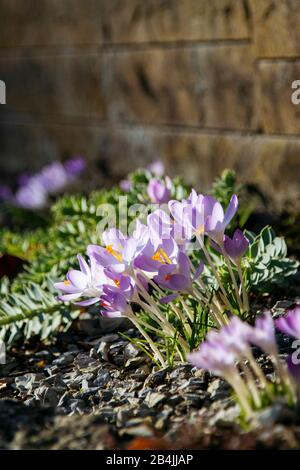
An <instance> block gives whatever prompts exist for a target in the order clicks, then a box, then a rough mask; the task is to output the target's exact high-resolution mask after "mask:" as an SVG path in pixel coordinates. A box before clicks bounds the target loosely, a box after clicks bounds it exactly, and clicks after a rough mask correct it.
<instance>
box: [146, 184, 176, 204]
mask: <svg viewBox="0 0 300 470" xmlns="http://www.w3.org/2000/svg"><path fill="white" fill-rule="evenodd" d="M147 193H148V196H149V198H150V200H151V201H152V202H155V203H157V204H165V203H167V202H169V200H170V196H171V188H170V185H169V183H168V181H166V183H164V182H162V181H160V180H158V179H156V178H152V179H151V180H150V181H149V184H148V187H147Z"/></svg>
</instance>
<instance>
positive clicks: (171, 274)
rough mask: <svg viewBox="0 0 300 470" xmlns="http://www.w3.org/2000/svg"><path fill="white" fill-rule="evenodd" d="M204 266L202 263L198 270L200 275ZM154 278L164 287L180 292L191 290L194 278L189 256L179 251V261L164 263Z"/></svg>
mask: <svg viewBox="0 0 300 470" xmlns="http://www.w3.org/2000/svg"><path fill="white" fill-rule="evenodd" d="M203 267H204V266H203V264H201V269H199V270H197V274H198V276H200V274H201V272H202V271H203ZM153 280H154V282H156V283H157V284H158V285H159V286H160V287H162V288H164V289H168V290H171V291H178V292H191V291H192V278H191V263H190V260H189V258H188V257H187V256H186V255H185V254H184V253H181V252H179V254H178V260H177V263H176V264H164V265H163V266H161V267H160V268H159V270H158V274H157V275H156V276H154V278H153Z"/></svg>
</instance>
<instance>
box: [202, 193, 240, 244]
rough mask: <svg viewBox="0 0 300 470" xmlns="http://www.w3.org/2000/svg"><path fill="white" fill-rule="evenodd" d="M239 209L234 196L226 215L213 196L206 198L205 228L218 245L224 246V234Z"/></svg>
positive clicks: (204, 208) (204, 199)
mask: <svg viewBox="0 0 300 470" xmlns="http://www.w3.org/2000/svg"><path fill="white" fill-rule="evenodd" d="M237 208H238V198H237V196H236V195H235V194H234V195H233V196H232V197H231V199H230V202H229V205H228V207H227V209H226V212H225V214H224V210H223V207H222V206H221V204H220V203H219V201H217V200H216V199H215V198H213V197H212V196H204V198H203V210H204V228H205V233H206V234H207V235H208V236H209V237H210V238H211V239H212V240H213V241H215V242H216V243H218V244H219V245H221V246H222V244H223V240H224V232H225V229H226V227H227V225H228V224H229V223H230V222H231V220H232V218H233V217H234V215H235V213H236V211H237Z"/></svg>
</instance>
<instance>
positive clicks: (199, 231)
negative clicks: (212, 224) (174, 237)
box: [196, 224, 205, 236]
mask: <svg viewBox="0 0 300 470" xmlns="http://www.w3.org/2000/svg"><path fill="white" fill-rule="evenodd" d="M204 233H205V229H204V225H203V224H202V225H199V227H197V230H196V234H197V235H200V236H201V235H204Z"/></svg>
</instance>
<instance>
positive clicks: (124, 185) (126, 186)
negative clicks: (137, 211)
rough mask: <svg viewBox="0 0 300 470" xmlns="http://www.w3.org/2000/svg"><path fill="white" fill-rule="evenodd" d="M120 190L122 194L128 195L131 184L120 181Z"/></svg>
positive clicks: (127, 181)
mask: <svg viewBox="0 0 300 470" xmlns="http://www.w3.org/2000/svg"><path fill="white" fill-rule="evenodd" d="M120 188H121V189H122V191H124V193H129V191H130V190H131V189H132V183H131V181H129V180H122V181H120Z"/></svg>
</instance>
